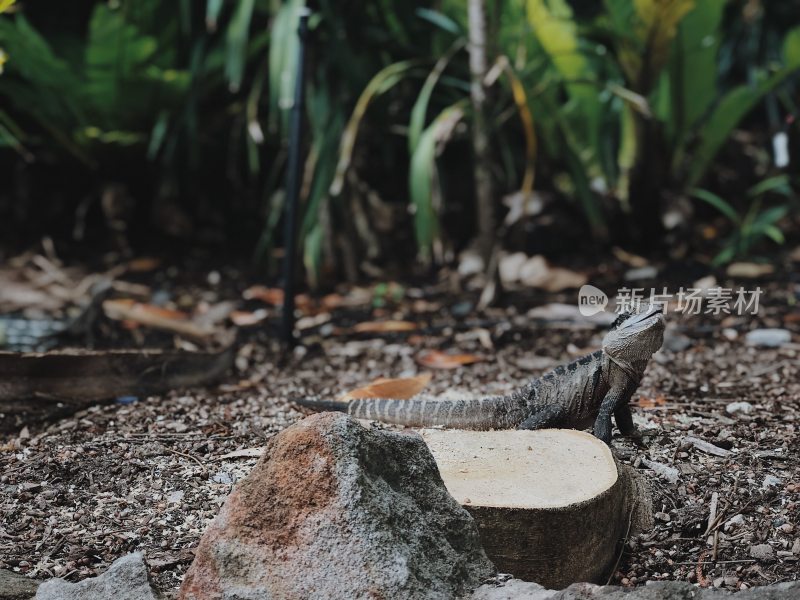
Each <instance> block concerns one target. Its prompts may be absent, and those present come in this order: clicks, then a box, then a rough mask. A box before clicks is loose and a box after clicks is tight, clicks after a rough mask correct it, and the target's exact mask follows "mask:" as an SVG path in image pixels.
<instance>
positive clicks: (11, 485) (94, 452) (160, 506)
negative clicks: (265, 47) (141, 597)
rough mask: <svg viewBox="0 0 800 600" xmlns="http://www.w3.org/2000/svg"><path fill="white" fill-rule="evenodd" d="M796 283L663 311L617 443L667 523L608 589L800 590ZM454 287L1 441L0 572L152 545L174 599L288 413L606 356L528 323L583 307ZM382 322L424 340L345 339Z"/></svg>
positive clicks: (51, 571)
mask: <svg viewBox="0 0 800 600" xmlns="http://www.w3.org/2000/svg"><path fill="white" fill-rule="evenodd" d="M793 277H794V276H793V275H791V274H785V275H783V276H780V277H779V276H773V280H772V281H760V282H759V285H761V287H762V288H763V289H764V290H765V291H764V294H763V295H762V297H761V301H762V310H761V311H760V314H759V315H758V316H757V317H750V316H746V317H743V318H738V317H732V316H727V315H720V316H716V315H703V316H698V317H688V316H682V315H678V314H668V316H667V318H668V321H669V323H670V329H669V330H668V335H667V340H666V343H665V348H664V349H663V350H662V351H661V352H659V353H658V354H657V355H656V357H655V358H654V360H653V361H652V362H651V364H650V367H649V368H648V370H647V373H646V375H645V378H644V380H643V382H642V384H641V386H640V387H639V389H638V391H637V393H636V394H635V396H634V398H633V405H634V414H635V418H636V423H637V425H638V427H639V428H640V429H641V430H642V431H643V432H644V437H643V444H644V445H643V446H639V445H637V444H634V443H633V442H632V441H629V440H626V439H622V438H619V437H615V439H614V441H613V446H614V449H615V452H616V453H617V454H618V455H619V456H620V457H621V458H622V460H623V461H625V462H628V463H630V464H632V465H633V466H634V467H636V468H637V469H639V470H640V472H641V473H642V474H643V475H644V476H645V477H646V478H647V480H648V482H649V484H650V486H651V488H652V490H653V493H654V499H655V510H656V511H657V514H656V522H657V525H656V527H655V529H654V530H653V531H651V532H649V533H647V534H645V535H642V536H638V537H636V538H632V539H628V540H627V542H626V544H625V547H624V552H623V553H622V554H621V557H620V562H619V566H618V568H617V570H616V571H615V573H614V574H613V576H612V578H611V582H612V583H617V584H623V585H630V586H633V585H641V584H643V583H644V582H646V581H652V580H680V581H690V582H695V583H697V584H699V585H701V586H714V587H723V588H727V589H737V588H738V589H742V588H745V587H752V586H755V585H763V584H769V583H775V582H779V581H787V580H792V579H797V578H798V575H799V574H800V563H799V562H798V560H799V559H800V531H798V527H800V519H798V516H800V515H799V513H800V458H798V435H797V434H798V428H799V427H800V343H798V342H800V335H798V333H799V332H798V329H799V328H800V309H798V307H797V300H798V297H800V289H799V288H800V284H798V283H797V282H795V281H792V279H793ZM682 283H683V284H684V285H685V284H686V282H682ZM720 283H721V284H723V285H725V284H726V283H731V284H736V285H739V284H742V283H743V284H744V285H746V286H751V285H754V284H752V282H725V281H721V282H720ZM446 287H447V286H442V287H440V288H436V289H419V290H415V289H411V290H409V289H406V290H405V296H404V299H402V300H400V301H399V302H397V303H392V302H389V303H388V306H386V307H383V308H378V309H373V310H371V311H367V312H364V311H363V310H361V311H360V312H359V311H354V310H351V309H348V308H346V307H345V308H340V309H336V310H333V311H331V313H330V314H329V313H325V312H323V313H321V314H316V315H314V314H310V315H308V316H307V317H306V321H304V322H302V323H301V326H303V327H304V330H303V331H304V339H303V344H302V345H300V346H298V347H297V348H296V349H295V350H294V351H293V352H292V353H291V354H290V355H289V356H288V357H283V355H282V353H281V350H280V347H279V345H278V344H277V342H276V341H275V337H274V335H273V334H272V331H273V330H274V327H273V326H270V327H269V328H266V329H262V330H261V331H260V332H256V333H254V332H253V330H251V333H250V334H248V335H246V336H245V343H244V344H243V345H242V348H241V350H240V352H239V355H238V359H237V362H236V370H235V372H234V373H231V374H230V376H229V377H228V378H227V379H226V380H225V381H223V382H222V383H221V384H220V385H218V386H215V387H211V388H209V389H202V390H198V389H193V390H183V391H176V392H174V393H170V394H167V395H165V396H163V397H151V398H142V399H139V400H138V401H137V402H134V403H132V404H118V403H111V404H107V405H103V406H94V407H91V408H89V409H87V410H84V411H82V412H80V413H78V414H76V415H74V416H72V417H69V418H65V419H62V420H60V421H58V422H54V423H51V424H45V425H30V426H29V427H26V428H25V429H23V430H22V431H21V432H18V433H15V434H12V435H8V436H5V437H4V438H2V439H0V489H2V495H0V512H1V514H2V521H0V568H7V569H13V570H15V571H17V572H22V573H25V574H27V575H29V576H31V577H34V578H36V579H45V578H48V577H54V576H59V577H66V578H67V579H69V580H72V581H76V580H80V579H83V578H86V577H90V576H93V575H95V574H97V573H100V572H102V571H104V570H105V569H106V568H107V566H108V565H109V564H110V563H111V562H112V561H113V560H115V559H116V558H118V557H119V556H121V555H123V554H125V553H127V552H131V551H134V550H141V551H143V552H144V553H145V555H146V559H147V562H148V564H149V566H150V568H151V570H152V573H153V576H154V580H155V583H156V584H157V586H158V587H159V588H160V589H161V590H163V591H164V592H166V593H167V595H168V596H169V597H174V594H175V593H176V591H177V588H178V586H179V585H180V581H181V577H182V576H183V573H184V572H185V571H186V569H187V567H188V565H189V563H190V562H191V561H192V558H193V548H195V546H196V545H197V543H198V540H199V538H200V535H201V534H202V532H203V530H204V529H205V527H206V525H207V524H208V522H209V521H210V520H211V519H212V518H213V517H214V516H215V515H216V513H217V511H218V509H219V507H220V505H221V504H222V503H223V502H224V500H225V497H226V496H227V494H228V493H230V491H231V489H232V487H233V486H234V485H235V483H236V481H238V480H240V479H241V478H242V477H244V476H245V475H246V474H247V473H248V472H249V470H250V469H251V467H252V466H253V465H254V464H255V461H256V458H255V455H256V454H257V449H258V448H260V447H262V446H263V445H264V443H265V442H266V440H267V439H268V438H269V437H270V436H272V435H274V434H275V433H277V432H278V431H280V430H282V429H284V428H285V427H287V426H289V425H291V424H292V423H294V422H295V421H297V420H298V419H300V418H302V417H303V413H302V412H300V411H299V410H297V409H296V408H293V406H292V405H291V400H292V399H293V398H297V397H301V396H303V395H306V394H323V395H330V396H334V395H338V394H339V393H341V392H343V391H347V390H350V389H353V388H356V387H359V386H362V385H364V384H366V383H368V382H370V381H372V380H374V379H376V378H379V377H406V376H412V375H415V374H418V373H420V372H423V371H426V370H428V369H426V368H425V367H423V366H421V365H420V364H419V362H418V359H419V357H420V355H421V353H422V352H423V351H424V350H426V349H438V350H444V351H448V352H455V353H460V354H469V355H475V356H478V357H480V358H481V359H482V360H481V361H480V362H475V363H473V364H469V365H464V366H460V367H458V368H455V369H437V370H434V378H433V381H432V382H431V384H430V386H429V388H428V390H427V391H431V392H434V393H440V392H445V391H448V392H453V391H454V390H455V391H458V390H466V391H469V392H476V391H478V392H481V393H486V394H498V393H507V392H509V391H510V390H512V389H513V387H514V386H516V385H518V384H519V383H521V382H523V381H525V380H526V379H527V378H529V377H532V376H537V375H540V374H541V373H543V372H544V371H546V370H547V369H549V368H551V367H552V366H555V365H556V364H558V363H560V362H564V361H569V360H572V359H573V358H574V357H576V356H578V355H580V354H583V353H586V352H589V351H592V350H594V349H596V348H598V347H599V344H600V340H601V337H602V330H600V329H596V328H591V327H586V326H578V325H576V324H575V323H572V324H547V323H543V322H542V321H539V320H534V319H531V318H529V317H527V316H526V312H527V310H528V309H529V308H531V307H533V306H538V305H543V304H545V303H547V302H553V301H561V302H567V303H570V304H574V293H563V294H543V293H542V294H538V293H519V294H511V295H510V296H508V297H506V298H505V300H504V308H498V309H492V310H489V311H487V312H485V313H483V314H481V315H480V316H477V315H476V314H475V312H474V310H473V308H472V303H473V302H474V300H475V299H476V297H477V294H475V293H472V292H470V293H465V294H458V295H454V294H453V292H452V291H448V290H446V289H445V288H446ZM609 287H610V286H609ZM729 287H730V286H729ZM237 293H239V292H238V291H237ZM386 319H396V320H409V321H413V322H416V323H423V324H424V327H423V328H421V329H418V330H411V331H403V332H387V331H378V332H372V333H370V332H368V331H364V330H363V329H364V328H362V330H361V331H360V332H356V331H354V330H353V328H352V326H353V325H354V324H355V323H356V322H358V321H375V320H386ZM757 327H781V328H786V329H789V330H790V331H792V336H793V337H792V342H790V343H788V344H785V345H783V346H782V347H780V348H774V349H764V348H755V347H751V346H748V345H747V344H746V343H745V340H744V334H745V333H746V332H747V331H748V330H751V329H755V328H757ZM366 329H369V327H367V328H366ZM257 330H258V328H256V331H257ZM282 357H283V358H284V359H282ZM732 402H747V403H749V405H750V406H749V408H744V410H745V411H747V410H749V412H741V411H740V412H733V413H731V412H728V411H727V410H726V409H727V407H728V406H729V404H730V403H732ZM231 453H234V454H231Z"/></svg>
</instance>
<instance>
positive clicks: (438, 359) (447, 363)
mask: <svg viewBox="0 0 800 600" xmlns="http://www.w3.org/2000/svg"><path fill="white" fill-rule="evenodd" d="M481 361H483V358H482V357H480V356H476V355H474V354H447V353H445V352H440V351H439V350H429V351H428V352H423V353H422V354H420V355H419V356H418V357H417V362H418V363H419V364H421V365H423V366H425V367H428V368H430V369H457V368H458V367H461V366H463V365H471V364H472V363H476V362H481Z"/></svg>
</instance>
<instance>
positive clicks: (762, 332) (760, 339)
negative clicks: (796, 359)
mask: <svg viewBox="0 0 800 600" xmlns="http://www.w3.org/2000/svg"><path fill="white" fill-rule="evenodd" d="M745 341H746V343H747V345H748V346H763V347H765V348H779V347H780V346H783V345H784V344H788V343H789V342H791V341H792V334H791V333H790V332H789V331H788V330H786V329H754V330H753V331H750V332H748V333H747V335H746V336H745Z"/></svg>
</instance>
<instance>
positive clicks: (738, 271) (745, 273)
mask: <svg viewBox="0 0 800 600" xmlns="http://www.w3.org/2000/svg"><path fill="white" fill-rule="evenodd" d="M774 272H775V267H773V266H772V265H767V264H759V263H750V262H735V263H731V264H729V265H728V269H727V270H726V274H727V275H728V277H741V278H743V279H755V278H757V277H764V276H765V275H771V274H772V273H774Z"/></svg>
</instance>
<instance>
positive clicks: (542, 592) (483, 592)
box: [471, 578, 556, 600]
mask: <svg viewBox="0 0 800 600" xmlns="http://www.w3.org/2000/svg"><path fill="white" fill-rule="evenodd" d="M555 593H556V592H554V591H553V590H548V589H545V588H543V587H542V586H541V585H539V584H538V583H533V582H530V581H522V580H521V579H506V580H502V579H501V578H496V579H495V580H494V581H491V582H489V583H485V584H483V585H482V586H481V587H479V588H478V589H477V590H475V593H473V594H472V597H471V600H549V598H551V597H552V596H553V594H555Z"/></svg>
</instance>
